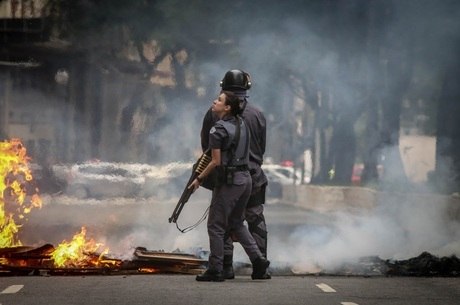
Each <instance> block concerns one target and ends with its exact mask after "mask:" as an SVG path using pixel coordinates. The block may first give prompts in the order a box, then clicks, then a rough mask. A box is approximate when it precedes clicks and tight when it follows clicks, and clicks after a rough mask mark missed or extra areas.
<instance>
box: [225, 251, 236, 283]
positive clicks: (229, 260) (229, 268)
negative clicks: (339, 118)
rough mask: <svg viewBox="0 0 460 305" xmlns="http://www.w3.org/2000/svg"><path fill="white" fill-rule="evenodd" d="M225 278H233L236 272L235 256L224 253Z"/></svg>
mask: <svg viewBox="0 0 460 305" xmlns="http://www.w3.org/2000/svg"><path fill="white" fill-rule="evenodd" d="M223 272H224V278H225V279H226V280H233V279H234V278H235V272H234V271H233V256H231V255H224V271H223Z"/></svg>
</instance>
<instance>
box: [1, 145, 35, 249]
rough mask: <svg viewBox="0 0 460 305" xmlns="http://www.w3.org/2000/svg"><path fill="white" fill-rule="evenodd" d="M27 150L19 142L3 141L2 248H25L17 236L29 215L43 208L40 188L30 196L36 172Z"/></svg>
mask: <svg viewBox="0 0 460 305" xmlns="http://www.w3.org/2000/svg"><path fill="white" fill-rule="evenodd" d="M29 159H30V158H29V157H28V156H27V150H26V148H25V147H24V145H22V143H21V141H20V140H19V139H11V140H10V141H2V142H0V248H3V247H14V246H21V245H22V243H21V241H20V240H19V238H18V236H17V234H18V232H19V228H20V227H21V226H22V224H21V222H24V221H26V220H27V219H26V214H29V213H30V211H31V210H32V209H33V208H41V206H42V201H41V199H40V197H39V196H38V189H35V193H34V194H28V192H27V190H26V188H27V187H28V186H29V185H31V181H32V173H31V171H30V169H29V166H28V162H29Z"/></svg>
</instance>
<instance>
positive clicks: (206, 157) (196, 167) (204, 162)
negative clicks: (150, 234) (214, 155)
mask: <svg viewBox="0 0 460 305" xmlns="http://www.w3.org/2000/svg"><path fill="white" fill-rule="evenodd" d="M209 162H211V156H210V150H207V151H205V152H204V153H203V154H202V155H201V157H200V158H198V160H197V161H196V163H195V164H193V167H192V174H191V175H190V178H189V179H188V182H187V184H186V185H185V188H184V190H183V191H182V195H181V196H180V198H179V201H178V202H177V204H176V207H175V209H174V211H173V213H172V215H171V217H169V222H170V223H171V222H174V223H176V222H177V219H178V218H179V215H180V213H181V212H182V209H183V208H184V205H185V204H186V203H187V201H188V200H189V199H190V196H191V195H192V194H193V191H194V190H193V189H189V188H188V186H189V185H190V183H192V182H193V180H195V178H196V177H197V176H198V175H199V174H201V173H202V172H203V170H204V169H205V168H206V166H208V164H209Z"/></svg>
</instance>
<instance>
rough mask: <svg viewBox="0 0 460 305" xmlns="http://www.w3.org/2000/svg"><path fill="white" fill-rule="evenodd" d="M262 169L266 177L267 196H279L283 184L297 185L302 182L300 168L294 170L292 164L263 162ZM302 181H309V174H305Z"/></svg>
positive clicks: (280, 195)
mask: <svg viewBox="0 0 460 305" xmlns="http://www.w3.org/2000/svg"><path fill="white" fill-rule="evenodd" d="M262 169H263V170H264V173H265V175H266V176H267V179H268V187H267V196H268V197H274V198H281V197H282V195H283V194H282V193H283V185H299V184H301V182H302V174H301V173H300V170H297V171H296V170H294V168H293V167H292V166H283V165H278V164H263V165H262ZM304 183H310V175H309V174H308V173H306V174H305V177H304Z"/></svg>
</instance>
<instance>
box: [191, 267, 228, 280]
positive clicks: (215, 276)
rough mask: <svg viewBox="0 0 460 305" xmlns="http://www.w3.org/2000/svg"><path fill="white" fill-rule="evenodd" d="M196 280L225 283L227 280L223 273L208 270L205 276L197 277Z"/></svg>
mask: <svg viewBox="0 0 460 305" xmlns="http://www.w3.org/2000/svg"><path fill="white" fill-rule="evenodd" d="M196 280H197V281H198V282H223V281H225V278H224V274H223V272H222V271H216V270H212V269H208V270H206V271H205V272H204V273H203V274H199V275H197V276H196Z"/></svg>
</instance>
